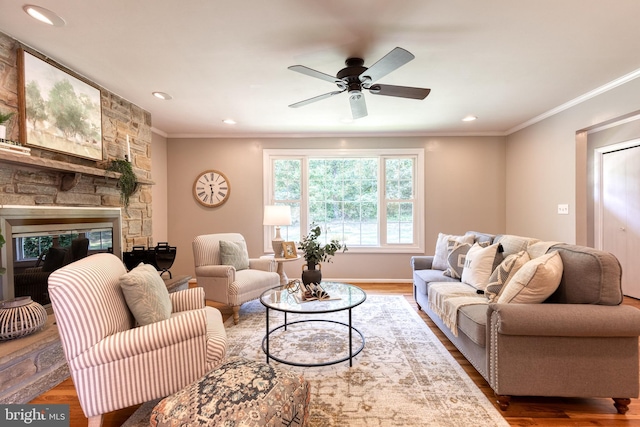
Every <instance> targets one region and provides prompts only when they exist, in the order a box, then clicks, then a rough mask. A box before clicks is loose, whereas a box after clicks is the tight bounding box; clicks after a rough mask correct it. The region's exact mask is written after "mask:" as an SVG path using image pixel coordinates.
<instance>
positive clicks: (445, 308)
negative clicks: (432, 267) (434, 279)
mask: <svg viewBox="0 0 640 427" xmlns="http://www.w3.org/2000/svg"><path fill="white" fill-rule="evenodd" d="M428 301H429V309H431V311H433V312H434V313H436V314H437V315H438V316H440V318H441V319H442V322H443V323H444V324H445V325H446V326H447V327H448V328H449V329H451V332H452V333H453V335H454V336H456V337H457V336H458V309H459V308H460V307H464V306H466V305H473V304H487V303H488V301H487V299H486V298H485V297H484V295H478V294H477V293H476V290H475V289H474V288H472V287H471V286H469V285H467V284H466V283H451V282H442V283H432V284H431V285H430V286H429V299H428Z"/></svg>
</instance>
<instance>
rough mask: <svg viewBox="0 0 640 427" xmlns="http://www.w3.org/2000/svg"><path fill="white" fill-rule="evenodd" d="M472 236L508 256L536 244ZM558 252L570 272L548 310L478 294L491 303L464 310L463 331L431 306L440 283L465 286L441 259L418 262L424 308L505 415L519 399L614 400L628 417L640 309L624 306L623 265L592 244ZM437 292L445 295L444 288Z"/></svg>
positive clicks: (416, 281)
mask: <svg viewBox="0 0 640 427" xmlns="http://www.w3.org/2000/svg"><path fill="white" fill-rule="evenodd" d="M467 234H474V235H475V240H476V241H482V240H484V241H488V242H491V243H500V242H505V243H508V244H506V245H505V246H504V247H503V249H504V253H503V254H502V256H507V255H509V253H510V252H513V251H515V250H518V249H519V248H518V245H523V246H524V247H532V246H533V244H534V243H536V240H535V239H530V238H523V237H518V236H505V235H498V236H493V235H489V234H486V233H478V232H468V233H467ZM514 242H517V243H518V244H516V245H514ZM537 246H538V248H539V247H540V245H537ZM501 247H502V246H501ZM521 247H522V246H520V248H521ZM550 251H558V252H559V255H560V257H561V259H562V264H563V270H562V278H561V279H560V284H559V286H558V288H557V290H556V291H555V292H554V293H553V294H552V295H551V296H550V297H549V298H547V299H546V300H545V301H544V302H543V303H540V304H514V303H511V304H505V303H495V302H489V301H487V299H486V297H485V296H484V295H478V298H484V300H485V301H484V303H478V304H472V305H465V306H461V307H459V308H457V309H456V312H457V313H456V314H455V316H456V319H457V325H456V328H457V330H456V332H455V333H454V331H452V329H451V328H450V327H449V326H447V323H446V322H445V321H444V319H442V318H441V316H439V315H438V314H436V311H437V310H433V309H432V307H430V304H429V298H428V295H429V290H430V288H431V287H432V286H433V285H434V284H435V283H441V282H448V283H450V284H452V283H453V282H458V283H460V280H459V279H454V278H451V277H448V276H445V275H444V274H443V273H444V272H443V271H442V270H434V269H432V268H431V267H432V262H433V256H415V257H412V259H411V266H412V269H413V285H414V296H415V300H416V302H417V304H418V308H419V309H421V310H423V311H424V312H426V313H427V314H428V315H429V317H430V318H431V319H432V320H433V321H434V322H435V324H436V325H438V327H439V328H440V329H441V330H442V331H443V332H444V334H445V335H446V336H447V337H448V338H449V340H451V342H452V343H453V344H454V345H455V346H456V347H457V348H458V349H459V350H460V352H461V353H462V354H463V355H464V356H465V357H466V358H467V359H468V360H469V362H470V363H471V364H472V365H473V366H474V367H475V368H476V369H477V370H478V372H480V374H482V376H483V377H484V378H485V380H486V381H487V382H488V383H489V385H490V386H491V387H492V389H493V390H494V393H495V395H496V398H497V401H498V403H499V405H500V408H501V409H503V410H506V409H507V407H508V406H509V401H510V399H511V396H558V397H608V398H613V400H614V406H615V407H616V409H617V411H618V412H619V413H621V414H624V413H626V412H627V410H628V405H629V403H630V399H631V398H636V397H638V392H639V379H638V378H639V377H638V336H639V335H640V310H638V309H636V308H634V307H631V306H624V305H621V303H622V299H623V295H622V288H621V282H620V279H621V274H622V272H621V268H620V264H619V262H618V260H617V259H616V258H615V256H613V255H612V254H610V253H606V252H603V251H599V250H595V249H592V248H589V247H584V246H576V245H569V244H563V243H557V244H554V243H550V244H549V245H548V250H547V251H546V252H550ZM455 287H458V288H459V287H460V285H456V286H449V285H447V286H444V292H446V290H447V289H449V288H451V289H453V288H455ZM433 289H435V290H438V289H439V291H440V292H443V285H437V286H435V287H433ZM434 292H435V291H434ZM474 292H476V291H475V289H473V292H472V293H474Z"/></svg>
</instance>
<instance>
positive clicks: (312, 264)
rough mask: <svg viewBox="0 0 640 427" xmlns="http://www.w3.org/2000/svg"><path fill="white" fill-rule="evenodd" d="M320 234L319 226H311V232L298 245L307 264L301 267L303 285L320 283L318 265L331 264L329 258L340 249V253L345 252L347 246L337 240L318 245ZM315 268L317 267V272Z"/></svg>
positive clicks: (319, 266) (319, 268) (320, 276)
mask: <svg viewBox="0 0 640 427" xmlns="http://www.w3.org/2000/svg"><path fill="white" fill-rule="evenodd" d="M320 234H322V231H321V229H320V226H319V225H316V224H311V231H310V232H309V234H307V235H306V236H305V237H303V238H302V241H301V242H300V243H299V245H298V249H300V250H301V251H302V252H303V254H304V259H305V261H306V262H307V263H306V264H305V265H303V266H302V283H304V284H305V285H308V284H310V283H320V281H321V280H322V272H321V265H320V263H321V262H331V257H332V256H334V255H335V253H336V252H338V251H339V250H340V249H342V252H346V251H347V245H346V244H342V243H340V242H339V241H338V240H337V239H333V240H331V241H330V242H329V243H327V244H326V245H322V244H320V242H319V241H318V239H319V238H320ZM316 266H318V269H317V270H316ZM305 267H306V269H305Z"/></svg>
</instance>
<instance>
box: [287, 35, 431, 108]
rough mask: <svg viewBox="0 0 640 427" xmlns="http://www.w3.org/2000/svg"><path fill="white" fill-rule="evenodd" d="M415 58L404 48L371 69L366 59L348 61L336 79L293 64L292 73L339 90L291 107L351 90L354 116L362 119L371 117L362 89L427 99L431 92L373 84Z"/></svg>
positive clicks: (374, 93) (384, 94)
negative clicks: (328, 84)
mask: <svg viewBox="0 0 640 427" xmlns="http://www.w3.org/2000/svg"><path fill="white" fill-rule="evenodd" d="M414 58H415V56H413V54H411V53H410V52H408V51H407V50H405V49H403V48H401V47H396V48H395V49H393V50H392V51H391V52H389V53H387V54H386V55H385V56H383V57H382V58H381V59H380V60H378V62H376V63H375V64H373V65H372V66H371V67H369V68H367V67H365V66H364V60H363V59H362V58H347V60H346V61H345V65H346V67H345V68H343V69H342V70H340V71H338V73H337V74H336V76H335V77H333V76H331V75H329V74H325V73H322V72H320V71H316V70H313V69H311V68H309V67H305V66H304V65H292V66H291V67H289V69H290V70H291V71H296V72H298V73H301V74H304V75H307V76H309V77H315V78H318V79H321V80H325V81H328V82H330V83H334V84H336V85H337V86H338V89H339V90H337V91H333V92H329V93H325V94H322V95H318V96H314V97H313V98H309V99H305V100H303V101H300V102H296V103H294V104H291V105H289V107H291V108H298V107H302V106H305V105H309V104H311V103H313V102H317V101H320V100H323V99H327V98H330V97H332V96H334V95H338V94H340V93H343V92H345V91H348V93H349V104H350V106H351V114H352V116H353V118H354V119H359V118H361V117H365V116H366V115H367V114H368V113H367V104H366V102H365V99H364V94H363V93H362V91H363V90H368V91H369V93H371V94H373V95H383V96H395V97H398V98H407V99H425V98H426V97H427V96H428V95H429V93H430V92H431V89H425V88H418V87H409V86H395V85H383V84H373V83H374V82H376V81H378V80H379V79H381V78H382V77H384V76H386V75H387V74H389V73H390V72H392V71H394V70H396V69H398V68H400V67H402V66H403V65H405V64H406V63H407V62H409V61H411V60H413V59H414Z"/></svg>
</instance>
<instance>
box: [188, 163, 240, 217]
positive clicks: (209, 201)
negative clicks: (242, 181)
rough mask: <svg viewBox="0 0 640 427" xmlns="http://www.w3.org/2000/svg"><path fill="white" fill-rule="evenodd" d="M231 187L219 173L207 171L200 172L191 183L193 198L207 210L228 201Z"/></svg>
mask: <svg viewBox="0 0 640 427" xmlns="http://www.w3.org/2000/svg"><path fill="white" fill-rule="evenodd" d="M229 193H231V186H230V185H229V180H228V179H227V177H226V176H225V175H224V174H223V173H222V172H220V171H217V170H213V169H211V170H208V171H204V172H202V173H201V174H200V175H198V177H197V178H196V180H195V182H194V183H193V197H195V198H196V200H197V201H198V202H199V203H200V204H201V205H202V206H206V207H208V208H213V207H216V206H220V205H221V204H223V203H224V202H226V201H227V199H229Z"/></svg>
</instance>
